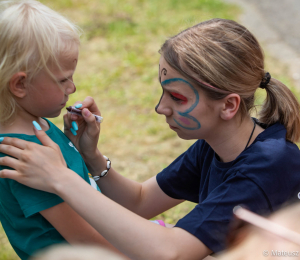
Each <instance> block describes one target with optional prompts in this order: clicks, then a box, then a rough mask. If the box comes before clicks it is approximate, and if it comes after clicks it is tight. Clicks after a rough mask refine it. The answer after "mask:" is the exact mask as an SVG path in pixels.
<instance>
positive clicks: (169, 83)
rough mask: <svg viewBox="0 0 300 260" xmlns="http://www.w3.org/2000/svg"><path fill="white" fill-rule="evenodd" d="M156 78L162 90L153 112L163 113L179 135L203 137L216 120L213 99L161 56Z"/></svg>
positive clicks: (191, 137)
mask: <svg viewBox="0 0 300 260" xmlns="http://www.w3.org/2000/svg"><path fill="white" fill-rule="evenodd" d="M159 81H160V84H161V86H162V88H163V94H162V96H161V99H160V101H159V103H158V105H157V106H156V109H155V110H156V112H157V113H158V114H162V115H165V116H166V122H167V123H168V124H169V126H170V128H171V129H172V130H174V131H175V132H176V133H177V134H178V136H179V137H180V138H182V139H206V138H208V137H209V136H210V135H211V134H213V132H214V130H215V129H214V127H215V126H216V123H217V117H218V116H217V114H218V113H217V107H216V104H214V103H217V101H214V100H209V99H208V98H207V97H206V96H205V95H204V92H203V91H201V90H200V89H199V88H198V87H195V86H194V85H193V84H192V83H191V82H189V81H188V80H187V79H186V78H184V77H183V76H182V75H181V74H180V73H178V72H177V71H176V70H174V69H173V68H172V67H171V66H170V65H169V64H168V63H167V62H166V61H165V59H164V58H163V56H162V57H161V59H160V62H159Z"/></svg>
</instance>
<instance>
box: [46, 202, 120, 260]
mask: <svg viewBox="0 0 300 260" xmlns="http://www.w3.org/2000/svg"><path fill="white" fill-rule="evenodd" d="M40 214H41V215H42V216H43V217H44V218H45V219H47V221H48V222H49V223H50V224H51V225H52V226H53V227H54V228H55V229H56V230H57V231H58V232H59V233H60V234H61V235H62V236H63V237H64V239H66V241H68V242H69V243H70V244H71V245H76V244H77V245H78V244H85V245H97V246H102V247H106V248H108V249H110V250H112V251H114V252H116V253H118V254H120V255H122V256H123V257H125V256H124V254H122V253H121V252H120V251H119V250H117V249H116V248H115V247H114V246H113V245H112V244H110V243H109V242H108V241H107V240H106V239H105V238H104V237H103V236H101V235H100V234H99V232H98V231H97V230H95V229H94V228H93V227H92V226H91V225H90V224H89V223H87V222H86V221H85V220H84V219H83V218H82V217H81V216H80V215H78V214H77V213H76V212H75V211H74V210H73V209H72V208H71V207H70V206H69V205H68V204H67V203H66V202H62V203H60V204H58V205H56V206H54V207H51V208H49V209H46V210H43V211H40Z"/></svg>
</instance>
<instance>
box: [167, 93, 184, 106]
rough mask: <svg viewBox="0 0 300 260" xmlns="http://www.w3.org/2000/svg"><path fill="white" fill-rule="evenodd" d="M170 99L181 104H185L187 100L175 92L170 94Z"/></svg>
mask: <svg viewBox="0 0 300 260" xmlns="http://www.w3.org/2000/svg"><path fill="white" fill-rule="evenodd" d="M170 97H171V98H172V99H173V100H174V101H176V102H182V103H186V102H187V98H186V97H185V96H183V95H180V94H178V93H175V92H171V93H170Z"/></svg>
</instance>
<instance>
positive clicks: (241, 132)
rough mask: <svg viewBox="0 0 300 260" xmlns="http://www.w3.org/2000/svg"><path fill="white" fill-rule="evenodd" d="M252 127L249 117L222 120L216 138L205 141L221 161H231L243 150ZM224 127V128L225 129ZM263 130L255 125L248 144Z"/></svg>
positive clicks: (252, 123)
mask: <svg viewBox="0 0 300 260" xmlns="http://www.w3.org/2000/svg"><path fill="white" fill-rule="evenodd" d="M253 127H254V122H253V120H252V119H251V118H250V117H249V118H246V119H244V120H243V121H242V122H241V121H240V118H236V119H235V120H231V121H224V122H223V127H220V131H219V132H220V133H219V135H218V138H215V137H214V138H212V140H206V141H207V143H208V144H209V145H210V146H211V147H212V149H213V150H214V151H215V152H216V153H217V154H218V156H219V157H220V160H221V161H222V162H231V161H233V160H235V159H236V158H237V157H238V156H239V155H240V154H241V153H242V152H243V151H244V150H245V147H246V144H247V142H248V140H249V138H250V136H251V133H252V130H253ZM224 129H226V131H225V130H224ZM221 130H222V131H221ZM263 131H264V129H263V128H262V127H260V126H259V125H256V127H255V130H254V132H253V134H252V137H251V139H250V140H249V144H248V146H250V145H251V144H252V143H253V142H254V140H255V138H256V137H257V136H258V135H259V134H260V133H261V132H263Z"/></svg>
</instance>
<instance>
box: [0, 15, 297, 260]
mask: <svg viewBox="0 0 300 260" xmlns="http://www.w3.org/2000/svg"><path fill="white" fill-rule="evenodd" d="M159 52H160V54H161V58H160V61H159V71H158V73H159V81H160V85H161V87H162V96H161V98H160V100H159V102H158V104H157V106H156V112H157V113H158V114H161V115H163V116H165V118H166V122H167V124H169V126H170V128H171V130H172V131H175V132H176V133H177V134H178V136H179V137H180V138H182V139H197V141H196V142H195V143H194V144H193V145H192V146H191V147H190V148H189V149H188V150H187V151H186V152H184V153H183V154H182V155H180V156H179V157H178V158H177V159H175V160H174V161H173V162H172V163H171V164H170V165H169V166H168V167H166V168H165V169H163V170H162V171H161V172H160V173H158V174H157V175H156V176H155V177H153V178H151V179H149V180H147V181H145V182H144V183H137V182H135V181H132V180H129V179H126V178H125V177H123V176H122V175H121V174H119V173H117V172H116V171H115V170H114V169H113V168H111V167H110V165H111V164H110V160H109V159H108V158H107V157H104V156H103V155H102V153H101V152H100V151H99V150H98V148H97V141H98V137H99V133H100V123H98V122H96V120H95V117H94V115H93V114H96V115H100V111H99V110H98V108H97V106H96V104H95V102H94V100H93V99H92V98H90V97H88V98H86V99H85V100H84V101H83V102H81V107H80V105H78V104H77V107H80V109H81V111H82V117H80V116H77V115H71V114H67V115H65V117H64V120H65V129H66V130H65V133H66V135H67V136H68V137H69V138H70V139H71V141H72V142H73V143H74V145H75V146H76V147H77V149H78V150H79V151H80V153H81V155H82V157H83V158H84V160H85V162H86V164H87V166H88V168H89V170H90V173H91V174H92V175H93V176H94V178H95V179H96V180H97V183H98V185H99V187H100V189H101V191H102V193H99V192H97V191H96V190H95V189H93V188H91V187H90V185H88V184H87V183H86V182H84V181H83V180H82V179H81V178H80V177H79V176H78V175H77V174H75V173H74V172H73V171H71V170H70V169H68V168H67V167H66V165H65V163H64V159H63V157H62V155H61V152H60V150H59V148H58V146H57V145H56V144H54V143H53V142H52V141H51V140H50V139H49V138H48V136H47V135H46V134H45V132H43V131H42V130H37V129H35V130H34V131H35V134H36V136H37V137H38V138H39V140H40V141H41V143H42V144H43V145H38V144H34V143H28V142H26V141H24V140H19V139H15V138H9V137H5V138H4V140H3V141H2V143H1V145H0V152H2V153H6V154H9V155H11V157H3V158H1V159H0V164H1V165H7V166H10V167H11V168H13V170H8V169H5V170H2V171H1V172H0V177H1V178H10V179H13V180H16V181H18V182H20V183H22V184H24V185H27V186H30V187H33V188H36V189H41V190H44V191H47V192H51V193H55V194H57V195H59V196H60V197H61V198H62V199H63V200H64V201H66V202H67V203H68V204H69V205H70V206H71V207H72V208H73V209H74V210H75V211H76V212H77V213H78V214H80V215H81V216H82V217H83V218H84V219H85V220H87V221H88V222H89V223H90V224H91V225H92V226H93V227H94V228H95V229H96V230H97V231H98V232H99V233H100V234H101V235H102V236H103V237H104V238H106V239H107V240H108V241H109V242H110V243H111V244H113V245H114V246H115V247H116V248H118V249H119V250H120V251H121V252H123V253H124V254H125V255H127V256H128V257H129V258H130V259H139V260H140V259H151V260H153V259H160V260H164V259H168V260H170V259H181V260H183V259H188V260H192V259H203V258H204V257H206V256H207V255H209V254H212V253H216V252H219V251H222V250H223V249H224V248H225V247H226V243H225V241H226V235H227V232H228V229H229V228H228V226H229V223H230V220H231V218H232V215H233V208H234V207H235V206H237V205H241V204H242V205H244V206H246V207H247V208H248V209H249V210H251V211H253V212H255V213H258V214H268V213H271V212H273V211H274V210H276V209H277V208H279V207H280V206H281V205H282V204H283V203H285V202H286V201H288V200H290V199H293V198H296V197H297V193H298V192H299V190H297V189H299V184H300V160H299V158H300V152H299V149H298V147H297V146H296V145H295V144H294V143H295V142H297V141H299V137H300V115H299V108H300V105H299V103H298V101H297V99H296V98H295V96H294V95H293V94H292V92H291V91H290V90H289V89H288V88H287V87H286V86H285V85H284V84H283V83H281V82H279V81H278V80H276V79H274V78H272V77H271V74H270V73H269V72H267V71H265V69H264V56H263V51H262V49H261V47H260V45H259V44H258V42H257V40H256V38H255V37H254V36H253V35H252V34H251V33H250V32H249V31H248V30H247V29H246V28H245V27H244V26H242V25H240V24H238V23H236V22H234V21H231V20H224V19H212V20H209V21H205V22H202V23H199V24H197V25H195V26H193V27H191V28H188V29H186V30H184V31H182V32H181V33H179V34H177V35H175V36H173V37H171V38H169V39H168V40H167V41H166V42H165V43H164V44H163V45H162V47H161V49H160V51H159ZM258 88H261V89H263V90H264V91H266V93H267V95H266V100H265V102H264V104H263V105H262V106H261V109H260V112H259V115H258V118H251V116H250V109H251V108H253V107H254V101H255V99H254V95H255V91H256V90H257V89H258ZM72 120H73V121H74V120H75V121H77V123H78V125H79V130H78V133H77V135H76V136H73V135H72V134H71V132H70V127H71V125H72V124H71V122H72ZM83 138H84V140H85V142H80V141H81V140H82V139H83ZM104 176H105V177H104ZM184 200H188V201H192V202H195V203H197V205H196V206H195V208H194V209H193V210H192V211H191V212H190V213H189V214H187V215H186V216H185V217H183V218H182V219H180V220H179V221H178V223H177V224H176V225H175V226H174V227H172V228H168V227H165V224H164V223H163V222H162V221H156V223H153V222H151V221H149V220H148V219H151V218H153V217H155V216H156V215H158V214H160V213H162V212H164V211H165V210H167V209H170V208H172V207H174V206H175V205H177V204H179V203H181V202H183V201H184ZM157 223H158V224H157Z"/></svg>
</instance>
